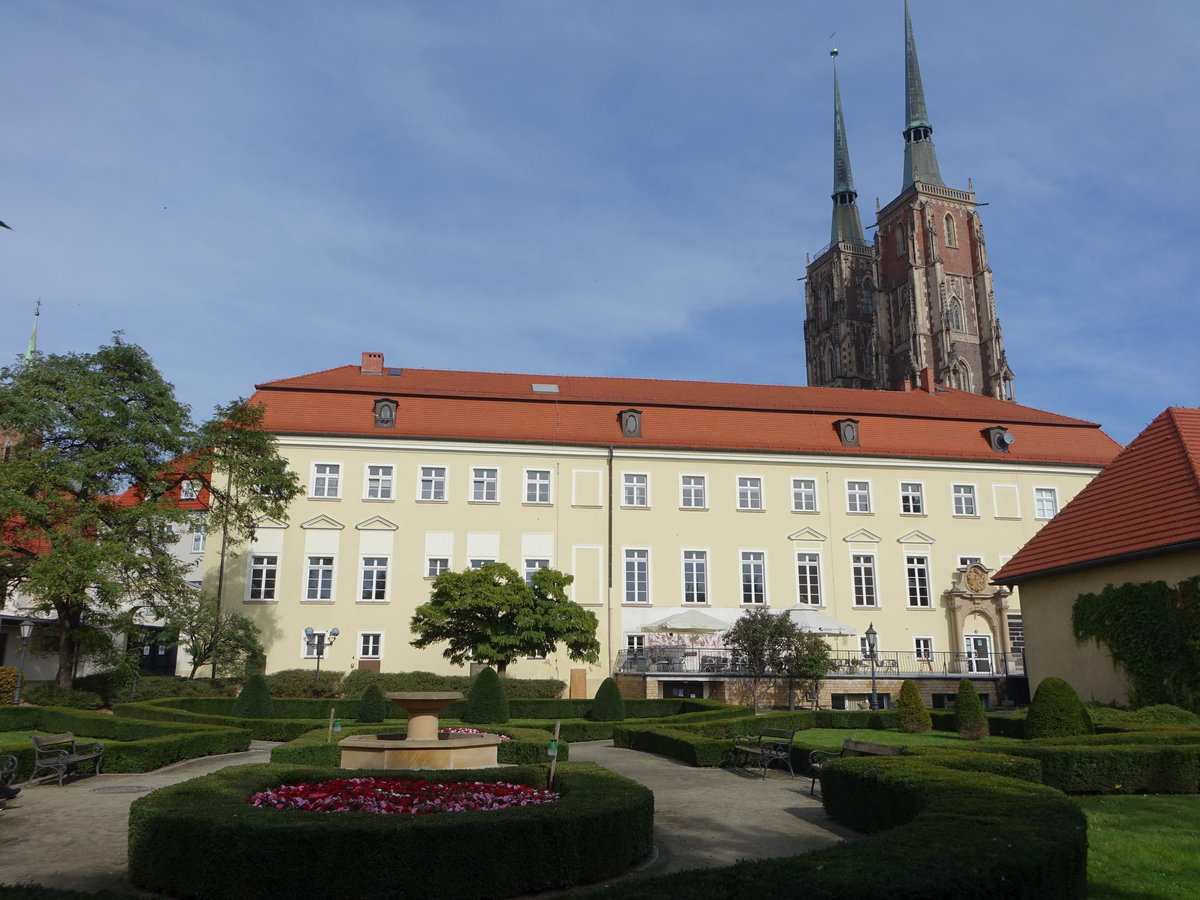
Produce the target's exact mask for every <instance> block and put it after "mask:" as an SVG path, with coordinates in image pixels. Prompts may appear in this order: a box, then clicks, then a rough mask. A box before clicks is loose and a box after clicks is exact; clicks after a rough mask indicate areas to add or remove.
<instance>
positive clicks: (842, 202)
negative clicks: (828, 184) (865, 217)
mask: <svg viewBox="0 0 1200 900" xmlns="http://www.w3.org/2000/svg"><path fill="white" fill-rule="evenodd" d="M829 55H830V56H832V57H834V58H835V59H836V57H837V51H836V50H834V51H832V52H831V53H830V54H829ZM832 196H833V226H832V228H831V229H830V238H829V240H830V242H831V243H837V242H838V241H848V242H850V243H852V244H865V243H866V242H867V240H866V238H865V237H864V236H863V228H862V220H861V219H860V218H859V216H858V206H857V204H856V203H855V200H856V199H857V198H858V192H857V191H855V190H854V175H853V174H852V173H851V172H850V147H849V145H848V144H847V143H846V122H845V120H844V119H843V118H842V92H841V89H840V88H839V87H838V75H837V63H836V62H835V63H834V66H833V195H832Z"/></svg>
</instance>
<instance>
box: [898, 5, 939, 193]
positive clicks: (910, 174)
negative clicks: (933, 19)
mask: <svg viewBox="0 0 1200 900" xmlns="http://www.w3.org/2000/svg"><path fill="white" fill-rule="evenodd" d="M904 118H905V120H906V122H907V124H906V125H905V126H904V187H903V188H901V190H907V189H908V188H909V187H911V186H912V184H913V182H915V181H920V182H922V183H924V184H937V185H942V186H943V187H944V186H945V185H944V183H943V182H942V173H941V172H940V171H939V170H938V162H937V154H936V153H934V150H933V140H932V137H933V126H931V125H930V124H929V113H928V112H926V110H925V89H924V88H923V87H922V86H921V66H920V64H919V63H918V62H917V42H916V40H915V39H914V38H913V29H912V17H911V16H909V14H908V0H904Z"/></svg>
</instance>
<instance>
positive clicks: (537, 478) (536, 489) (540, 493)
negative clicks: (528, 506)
mask: <svg viewBox="0 0 1200 900" xmlns="http://www.w3.org/2000/svg"><path fill="white" fill-rule="evenodd" d="M525 502H526V503H549V502H550V470H549V469H526V470H525Z"/></svg>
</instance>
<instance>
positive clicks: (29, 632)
mask: <svg viewBox="0 0 1200 900" xmlns="http://www.w3.org/2000/svg"><path fill="white" fill-rule="evenodd" d="M17 627H18V628H19V629H21V668H20V669H19V670H18V671H17V690H16V691H15V692H14V693H13V706H20V705H21V685H22V684H24V682H25V651H26V650H28V649H29V639H30V637H32V636H33V619H31V618H29V617H28V616H26V617H25V618H24V619H22V620H21V624H20V625H18V626H17Z"/></svg>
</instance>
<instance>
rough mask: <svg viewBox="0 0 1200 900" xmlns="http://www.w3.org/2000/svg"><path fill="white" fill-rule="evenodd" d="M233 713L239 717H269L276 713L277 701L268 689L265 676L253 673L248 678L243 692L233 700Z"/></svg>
mask: <svg viewBox="0 0 1200 900" xmlns="http://www.w3.org/2000/svg"><path fill="white" fill-rule="evenodd" d="M233 714H234V715H235V716H237V717H238V718H239V719H269V718H271V716H273V715H274V714H275V701H274V700H272V699H271V693H270V691H268V690H267V679H266V677H265V676H263V675H251V676H250V677H249V678H247V679H246V684H245V685H244V686H243V687H242V692H241V693H240V694H238V696H237V699H236V700H234V701H233Z"/></svg>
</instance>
